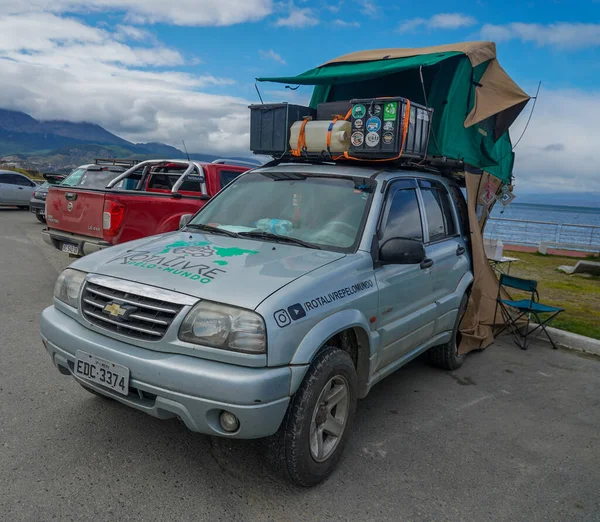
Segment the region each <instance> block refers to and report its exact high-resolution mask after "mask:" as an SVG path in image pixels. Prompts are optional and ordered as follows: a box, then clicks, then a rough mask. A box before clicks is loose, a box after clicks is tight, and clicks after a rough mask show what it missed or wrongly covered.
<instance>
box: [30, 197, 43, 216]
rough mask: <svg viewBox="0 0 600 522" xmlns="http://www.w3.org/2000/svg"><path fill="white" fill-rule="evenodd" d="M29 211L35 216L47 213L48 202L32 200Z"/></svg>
mask: <svg viewBox="0 0 600 522" xmlns="http://www.w3.org/2000/svg"><path fill="white" fill-rule="evenodd" d="M29 210H30V211H31V212H33V213H34V214H39V213H42V214H45V213H46V202H45V201H44V200H42V199H34V198H31V199H30V200H29Z"/></svg>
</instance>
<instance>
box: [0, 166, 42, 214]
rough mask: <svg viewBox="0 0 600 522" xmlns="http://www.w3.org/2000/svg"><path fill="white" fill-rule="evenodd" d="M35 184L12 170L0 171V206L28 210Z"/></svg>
mask: <svg viewBox="0 0 600 522" xmlns="http://www.w3.org/2000/svg"><path fill="white" fill-rule="evenodd" d="M37 186H38V185H37V183H35V182H34V181H32V180H30V179H29V178H28V177H27V176H24V175H23V174H19V173H18V172H13V171H12V170H0V206H11V207H20V208H25V209H29V200H30V199H31V196H33V193H34V192H35V189H36V188H37Z"/></svg>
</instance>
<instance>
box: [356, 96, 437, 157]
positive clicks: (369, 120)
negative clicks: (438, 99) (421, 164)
mask: <svg viewBox="0 0 600 522" xmlns="http://www.w3.org/2000/svg"><path fill="white" fill-rule="evenodd" d="M407 102H408V100H407V99H406V98H401V97H397V98H367V99H359V100H352V101H351V103H352V135H351V140H350V141H351V145H350V150H349V154H350V156H354V157H357V158H364V159H385V158H394V157H396V156H398V155H399V154H400V149H401V147H402V134H403V130H404V121H405V118H406V117H408V118H409V120H408V129H407V132H406V140H405V142H404V148H403V149H402V157H403V158H404V157H406V158H423V157H425V156H426V154H427V146H428V144H429V125H430V122H431V115H432V113H433V110H432V109H428V108H427V107H424V106H423V105H419V104H417V103H413V102H410V114H408V115H407V114H406V112H407V111H406V108H407V106H408V103H407Z"/></svg>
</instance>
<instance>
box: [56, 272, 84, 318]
mask: <svg viewBox="0 0 600 522" xmlns="http://www.w3.org/2000/svg"><path fill="white" fill-rule="evenodd" d="M85 276H86V273H85V272H80V271H79V270H73V269H72V268H67V269H66V270H64V271H63V273H62V274H60V275H59V276H58V279H57V280H56V283H55V284H54V297H56V299H58V300H59V301H62V302H63V303H66V304H68V305H69V306H72V307H73V308H77V304H78V303H77V301H78V299H79V292H80V291H81V286H82V285H83V282H84V281H85Z"/></svg>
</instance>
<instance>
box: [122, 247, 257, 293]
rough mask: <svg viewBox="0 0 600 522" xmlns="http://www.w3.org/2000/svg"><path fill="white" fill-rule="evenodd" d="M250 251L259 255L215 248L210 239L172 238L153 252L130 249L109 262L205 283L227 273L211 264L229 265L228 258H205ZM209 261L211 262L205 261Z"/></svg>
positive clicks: (240, 249)
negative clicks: (160, 248) (178, 239)
mask: <svg viewBox="0 0 600 522" xmlns="http://www.w3.org/2000/svg"><path fill="white" fill-rule="evenodd" d="M253 254H258V251H256V250H246V249H243V248H236V247H229V248H225V247H218V246H214V245H213V244H212V243H211V242H210V241H175V242H174V243H171V244H169V245H166V246H165V248H164V249H162V250H161V251H160V252H156V253H153V252H150V251H147V250H138V251H135V250H134V251H131V250H129V251H127V252H126V253H125V254H124V255H122V256H119V257H117V258H115V259H113V260H111V263H112V262H120V264H123V265H129V266H135V267H138V268H148V269H151V270H152V269H153V270H160V271H161V272H163V273H166V274H170V275H173V276H180V277H184V278H186V279H189V280H191V281H198V282H199V283H203V284H206V283H210V282H211V281H213V280H214V278H215V277H223V276H222V275H220V274H226V273H227V271H226V270H224V269H222V268H216V267H213V266H212V264H215V265H217V266H221V267H225V266H227V265H228V264H229V262H228V261H224V260H222V259H219V260H211V259H208V258H211V257H212V258H213V259H214V257H215V256H217V257H235V256H243V255H253ZM211 262H212V264H207V263H211Z"/></svg>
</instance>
